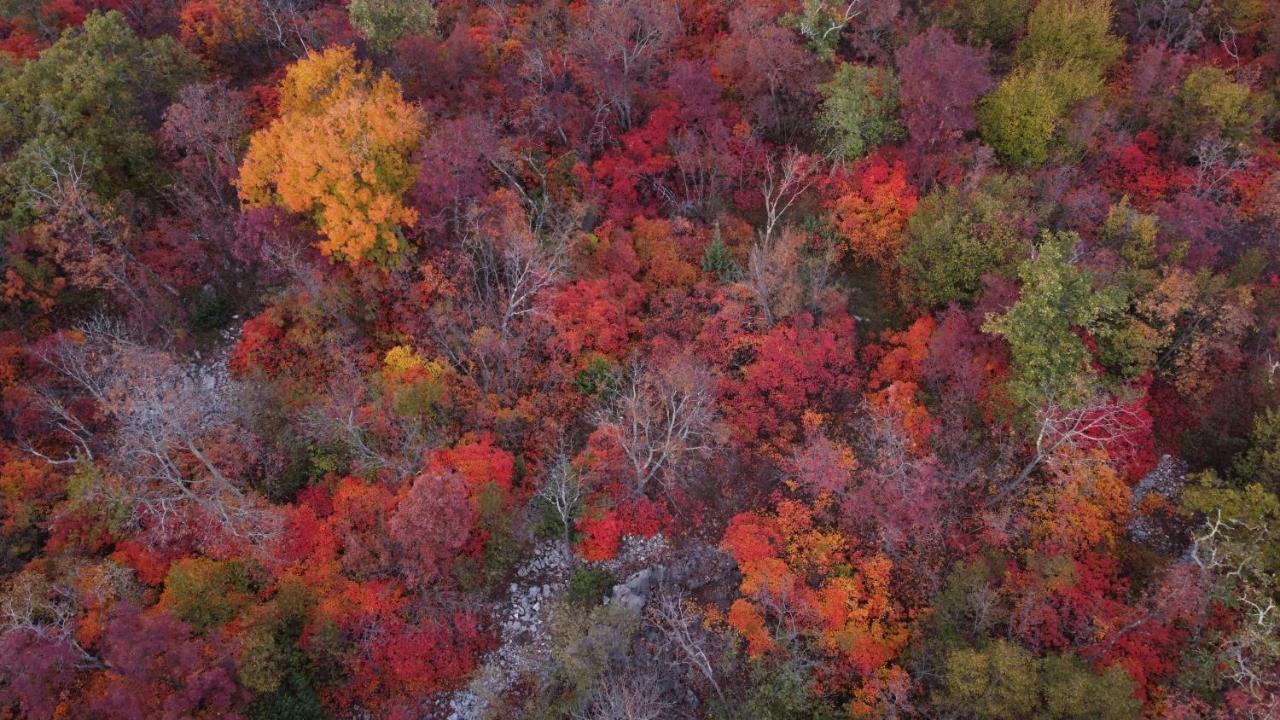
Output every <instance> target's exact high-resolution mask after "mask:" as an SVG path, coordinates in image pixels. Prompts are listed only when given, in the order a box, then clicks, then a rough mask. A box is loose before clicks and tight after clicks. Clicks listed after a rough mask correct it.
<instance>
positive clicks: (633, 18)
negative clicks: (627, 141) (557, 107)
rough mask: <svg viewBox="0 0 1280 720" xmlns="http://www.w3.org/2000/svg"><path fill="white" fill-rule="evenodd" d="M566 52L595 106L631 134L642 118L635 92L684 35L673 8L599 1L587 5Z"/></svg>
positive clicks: (671, 5) (665, 4)
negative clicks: (589, 92)
mask: <svg viewBox="0 0 1280 720" xmlns="http://www.w3.org/2000/svg"><path fill="white" fill-rule="evenodd" d="M579 23H580V25H579V26H578V27H577V28H575V29H574V32H573V35H572V37H571V40H570V42H569V50H570V52H571V53H572V54H573V55H574V56H575V58H576V60H577V67H576V68H575V70H576V72H577V73H578V74H579V75H580V76H581V77H582V78H583V79H584V80H585V81H586V85H587V86H588V87H589V88H590V89H591V91H592V92H593V93H594V95H595V99H594V100H595V102H594V104H595V106H596V107H597V108H598V109H600V110H607V111H610V112H612V113H613V114H614V116H615V117H616V118H617V121H618V126H619V127H620V128H621V129H622V130H623V131H626V130H630V129H631V128H632V126H633V125H634V124H635V123H636V122H637V121H638V120H639V118H640V117H641V110H642V108H641V107H639V106H638V105H639V102H638V101H639V98H638V97H637V95H638V94H639V92H640V91H641V90H642V89H643V88H644V87H646V86H647V85H649V84H650V83H651V77H652V75H653V72H654V70H655V69H657V68H658V67H659V66H660V65H661V63H662V61H663V60H664V58H665V56H666V54H667V53H668V52H669V51H670V50H671V48H672V47H673V46H675V45H676V44H677V43H678V42H679V41H680V39H681V36H682V35H683V34H684V32H683V28H682V27H681V23H680V14H679V10H678V9H677V7H676V4H675V3H670V2H653V3H635V2H626V1H625V0H602V1H601V2H593V3H590V4H589V5H587V7H586V8H585V9H584V12H583V13H582V17H581V18H580V19H579Z"/></svg>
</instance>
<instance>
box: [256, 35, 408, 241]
mask: <svg viewBox="0 0 1280 720" xmlns="http://www.w3.org/2000/svg"><path fill="white" fill-rule="evenodd" d="M279 90H280V116H279V117H278V118H276V119H275V120H274V121H272V123H271V124H270V125H269V126H268V127H266V128H265V129H263V130H261V131H259V132H257V133H255V134H254V136H253V137H252V138H251V139H250V142H249V152H248V154H247V155H246V156H245V159H244V164H243V165H242V166H241V168H240V198H241V200H243V201H244V203H245V205H246V206H248V207H262V206H267V205H279V206H281V207H284V208H285V209H287V210H290V211H292V212H297V213H305V214H307V215H309V216H311V218H312V219H313V220H314V221H315V223H316V226H317V227H318V228H319V230H320V232H321V234H322V235H323V239H322V240H321V241H320V245H319V247H320V251H321V252H322V253H324V254H325V255H330V256H334V257H337V258H340V259H344V260H347V261H349V262H352V263H355V262H358V261H360V260H372V261H374V262H377V263H380V264H386V263H388V262H389V261H390V260H391V259H393V258H394V257H395V255H396V253H397V252H398V251H399V250H401V249H402V248H403V246H404V244H405V240H404V235H403V233H402V232H401V230H400V226H402V225H413V223H414V222H416V221H417V212H416V211H415V210H413V209H412V208H409V207H406V206H405V204H404V202H403V200H402V198H403V196H404V193H405V191H407V190H408V189H409V187H410V185H412V183H413V178H414V176H415V174H416V173H415V170H414V167H413V164H412V162H411V160H410V157H411V155H412V153H413V151H414V149H415V148H416V147H417V144H418V140H419V138H420V137H421V135H422V131H423V121H422V118H421V117H420V115H419V113H418V111H417V109H416V108H414V107H413V106H412V105H410V104H408V103H406V102H405V101H404V99H403V98H402V97H401V95H400V87H399V86H398V85H397V84H396V82H395V81H394V80H392V79H391V78H390V77H389V76H387V75H385V74H384V75H378V76H376V77H375V76H374V75H373V74H372V72H371V71H370V70H369V69H368V68H367V67H364V66H362V65H361V64H359V63H357V61H356V58H355V54H354V52H353V51H352V50H351V48H347V47H335V48H330V49H328V50H325V51H324V52H322V53H319V54H313V55H310V56H308V57H307V58H305V59H303V60H300V61H298V62H297V63H295V64H293V65H292V66H290V68H289V70H288V72H287V73H286V75H285V78H284V81H283V82H282V83H281V84H280V88H279Z"/></svg>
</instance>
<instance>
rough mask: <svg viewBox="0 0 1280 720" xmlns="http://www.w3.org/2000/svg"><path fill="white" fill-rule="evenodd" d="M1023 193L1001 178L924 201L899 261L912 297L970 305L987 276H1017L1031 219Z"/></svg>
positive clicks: (930, 303)
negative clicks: (1015, 268)
mask: <svg viewBox="0 0 1280 720" xmlns="http://www.w3.org/2000/svg"><path fill="white" fill-rule="evenodd" d="M1021 194H1022V193H1021V187H1020V185H1019V183H1017V182H1016V181H1015V180H1013V179H1012V178H1001V177H999V176H996V177H993V178H991V179H989V180H988V181H987V182H986V183H984V184H983V185H982V186H980V187H979V188H977V189H975V190H965V189H963V188H958V187H955V186H948V187H945V188H936V189H935V190H934V191H933V192H931V193H929V194H928V195H926V196H925V197H923V198H921V200H920V203H919V204H918V205H917V206H916V209H915V212H913V213H912V214H911V218H910V219H909V220H908V221H907V240H906V244H905V246H904V247H903V249H902V253H901V255H900V256H899V259H898V262H899V264H900V265H901V267H902V269H903V271H904V272H905V273H906V276H907V281H908V286H907V288H906V292H907V294H908V295H909V296H910V297H911V298H913V299H915V300H918V301H919V302H922V303H924V304H925V305H928V306H930V307H941V306H944V305H947V304H950V303H953V302H969V301H971V300H973V299H974V297H975V296H976V295H977V293H978V291H979V290H981V288H982V279H983V277H984V276H986V275H988V274H990V273H1000V274H1012V270H1013V268H1012V267H1011V265H1012V263H1013V261H1014V260H1015V259H1016V258H1017V257H1018V255H1019V254H1020V253H1021V252H1023V251H1025V246H1026V243H1025V241H1024V239H1023V235H1022V233H1023V232H1025V230H1024V227H1025V226H1026V225H1027V223H1028V220H1029V217H1030V211H1029V208H1028V207H1027V203H1026V202H1025V200H1023V199H1022V197H1021Z"/></svg>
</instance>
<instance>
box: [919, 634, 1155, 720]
mask: <svg viewBox="0 0 1280 720" xmlns="http://www.w3.org/2000/svg"><path fill="white" fill-rule="evenodd" d="M942 698H943V700H942V705H943V706H944V707H947V708H948V709H951V710H952V711H954V712H958V713H959V714H960V715H961V716H962V717H967V718H974V720H1015V719H1016V718H1025V717H1043V718H1051V719H1052V720H1085V718H1105V719H1106V720H1126V719H1132V718H1137V717H1139V711H1140V710H1141V703H1139V702H1138V701H1137V699H1135V698H1134V697H1133V684H1132V682H1131V681H1130V680H1129V678H1128V676H1127V674H1126V673H1125V671H1124V669H1123V668H1121V667H1119V666H1115V665H1113V666H1111V667H1109V668H1107V669H1105V670H1104V671H1102V672H1101V673H1093V672H1091V671H1090V670H1089V669H1088V668H1087V667H1085V665H1084V663H1083V662H1081V660H1080V659H1079V658H1077V657H1075V656H1073V655H1051V656H1049V657H1047V658H1044V659H1042V660H1037V659H1036V658H1035V657H1034V656H1032V655H1031V654H1030V653H1028V652H1027V651H1026V650H1024V649H1022V648H1021V647H1018V646H1016V645H1013V644H1011V643H1009V642H1007V641H1005V640H995V641H993V642H990V643H988V644H986V645H985V646H983V647H980V648H972V649H971V648H965V649H961V650H955V651H953V652H952V653H951V654H950V655H949V656H948V657H947V661H946V675H945V679H944V684H943V690H942Z"/></svg>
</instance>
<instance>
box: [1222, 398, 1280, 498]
mask: <svg viewBox="0 0 1280 720" xmlns="http://www.w3.org/2000/svg"><path fill="white" fill-rule="evenodd" d="M1231 469H1232V475H1234V476H1235V478H1236V479H1237V480H1238V481H1239V482H1240V484H1242V485H1244V484H1247V483H1258V484H1261V485H1262V486H1263V487H1265V488H1267V490H1268V491H1269V492H1272V493H1276V492H1278V491H1280V409H1277V408H1268V409H1266V410H1263V411H1262V412H1260V413H1258V414H1257V415H1255V416H1254V418H1253V432H1252V433H1250V435H1249V449H1248V450H1245V451H1244V452H1243V453H1241V454H1240V455H1237V456H1236V459H1235V463H1234V464H1233V465H1232V468H1231Z"/></svg>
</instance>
